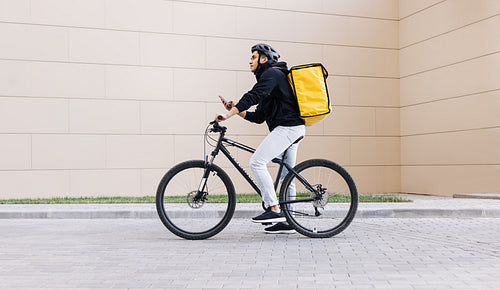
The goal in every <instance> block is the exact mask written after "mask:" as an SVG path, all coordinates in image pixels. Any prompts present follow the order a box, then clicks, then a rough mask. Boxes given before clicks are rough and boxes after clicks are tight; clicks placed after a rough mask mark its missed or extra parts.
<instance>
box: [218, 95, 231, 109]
mask: <svg viewBox="0 0 500 290" xmlns="http://www.w3.org/2000/svg"><path fill="white" fill-rule="evenodd" d="M219 99H220V100H221V102H222V103H223V104H224V106H226V109H228V110H231V108H232V106H231V104H230V103H229V102H228V101H226V99H224V98H223V97H222V96H219Z"/></svg>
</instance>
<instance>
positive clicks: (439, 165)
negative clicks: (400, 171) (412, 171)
mask: <svg viewBox="0 0 500 290" xmlns="http://www.w3.org/2000/svg"><path fill="white" fill-rule="evenodd" d="M499 165H500V163H456V164H451V163H450V164H448V163H447V164H401V167H450V166H499Z"/></svg>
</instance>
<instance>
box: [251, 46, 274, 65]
mask: <svg viewBox="0 0 500 290" xmlns="http://www.w3.org/2000/svg"><path fill="white" fill-rule="evenodd" d="M254 51H258V52H259V53H263V54H265V55H266V56H267V58H269V59H274V60H275V61H278V58H280V55H279V53H278V52H277V51H276V50H275V49H274V48H272V47H271V46H270V45H267V44H265V43H259V44H256V45H254V46H252V52H254Z"/></svg>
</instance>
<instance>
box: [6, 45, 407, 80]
mask: <svg viewBox="0 0 500 290" xmlns="http://www.w3.org/2000/svg"><path fill="white" fill-rule="evenodd" d="M369 49H371V48H369ZM374 49H379V48H374ZM0 61H20V62H42V63H59V64H61V63H62V64H83V65H102V66H125V67H142V68H169V69H182V70H203V71H225V72H245V73H249V74H250V71H249V70H248V69H226V68H207V67H182V66H165V65H146V64H125V63H124V64H122V63H99V62H83V61H62V60H39V59H21V58H2V57H0ZM329 76H330V77H335V76H337V77H355V78H374V79H393V80H399V79H400V77H389V76H372V75H348V74H329Z"/></svg>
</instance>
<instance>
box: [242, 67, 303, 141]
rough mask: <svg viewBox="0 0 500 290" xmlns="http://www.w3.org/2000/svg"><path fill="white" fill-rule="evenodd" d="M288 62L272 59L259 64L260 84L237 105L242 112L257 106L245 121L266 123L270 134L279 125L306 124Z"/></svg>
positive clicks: (248, 113) (257, 71) (256, 73)
mask: <svg viewBox="0 0 500 290" xmlns="http://www.w3.org/2000/svg"><path fill="white" fill-rule="evenodd" d="M287 73H288V68H287V66H286V63H285V62H276V61H274V60H269V61H267V62H265V63H263V64H259V66H258V68H257V69H256V70H255V72H254V74H255V77H256V78H257V83H256V84H255V85H254V86H253V88H252V90H250V91H249V92H248V93H246V94H244V95H243V97H241V99H240V100H239V101H238V104H236V108H238V110H239V111H240V112H243V111H246V110H248V109H249V108H250V107H251V106H253V105H257V108H256V109H255V112H247V113H246V116H245V119H246V120H248V121H250V122H254V123H259V124H260V123H263V122H264V121H266V123H267V126H268V127H269V131H272V130H274V128H276V127H278V126H297V125H303V124H304V121H303V120H302V119H300V118H299V107H298V105H297V101H296V100H295V96H294V95H293V93H292V88H291V87H290V84H289V83H288V79H287V77H286V74H287Z"/></svg>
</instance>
